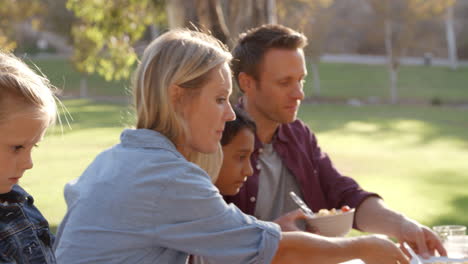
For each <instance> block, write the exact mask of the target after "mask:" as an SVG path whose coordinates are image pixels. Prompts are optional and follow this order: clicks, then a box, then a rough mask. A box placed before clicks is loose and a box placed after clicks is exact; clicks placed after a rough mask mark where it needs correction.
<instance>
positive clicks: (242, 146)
mask: <svg viewBox="0 0 468 264" xmlns="http://www.w3.org/2000/svg"><path fill="white" fill-rule="evenodd" d="M254 143H255V136H254V133H253V132H252V131H251V130H250V129H248V128H243V129H241V130H240V131H239V133H237V135H235V136H234V138H233V139H232V140H231V142H230V143H229V144H226V145H225V146H223V153H224V160H223V166H222V167H221V171H220V172H219V177H218V179H217V180H216V183H215V185H216V187H218V189H219V191H220V192H221V194H223V195H235V194H237V193H238V192H239V189H240V188H241V187H242V185H243V184H244V182H245V181H246V180H247V177H249V176H251V175H252V174H253V169H252V166H251V165H250V155H251V154H252V152H253V150H254Z"/></svg>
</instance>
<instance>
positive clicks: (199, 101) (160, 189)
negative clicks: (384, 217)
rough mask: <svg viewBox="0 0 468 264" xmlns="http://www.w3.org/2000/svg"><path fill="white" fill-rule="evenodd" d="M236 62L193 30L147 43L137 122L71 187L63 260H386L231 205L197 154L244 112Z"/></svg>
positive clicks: (374, 245)
mask: <svg viewBox="0 0 468 264" xmlns="http://www.w3.org/2000/svg"><path fill="white" fill-rule="evenodd" d="M230 59H231V55H230V54H229V52H227V51H226V50H225V48H224V47H223V45H221V44H220V43H219V42H218V41H216V40H215V39H214V38H212V37H211V36H208V35H205V34H202V33H199V32H193V31H188V30H175V31H169V32H167V33H165V34H163V35H162V36H160V37H159V38H157V39H156V40H154V41H153V42H152V43H151V44H150V45H149V46H148V47H147V49H146V50H145V52H144V54H143V58H142V61H141V63H140V65H139V67H138V69H137V72H136V78H135V83H134V96H135V107H136V112H137V124H136V129H127V130H125V131H123V133H122V135H121V142H120V143H119V144H117V145H116V146H114V147H112V148H110V149H108V150H106V151H104V152H103V153H101V154H100V155H99V156H98V157H97V158H96V159H95V160H94V162H93V163H92V164H91V165H90V166H89V167H88V168H87V169H86V171H85V172H84V173H83V175H81V177H80V178H79V179H77V180H76V181H75V182H72V183H70V184H69V185H67V186H66V188H65V197H66V200H67V204H68V212H67V214H66V216H65V218H64V220H63V222H62V223H61V225H60V227H59V230H58V234H57V241H58V242H57V244H56V251H55V252H56V256H57V260H58V262H59V263H66V264H73V263H106V264H107V263H132V264H133V263H171V264H177V263H181V264H182V263H186V261H187V256H188V254H193V255H198V256H204V257H206V258H207V260H209V261H214V262H217V263H271V262H272V261H273V262H281V261H283V263H304V261H305V260H310V261H311V262H312V261H315V263H332V262H333V263H336V262H339V261H340V260H345V259H350V258H353V257H355V256H359V252H361V249H360V247H364V248H367V249H371V250H372V249H373V251H375V252H376V253H374V257H379V256H378V255H379V254H378V251H379V250H378V249H380V247H382V246H385V245H387V244H391V242H388V241H386V240H380V239H377V238H375V237H367V238H363V239H353V240H346V239H344V240H340V239H325V238H321V237H319V236H315V235H311V234H305V233H301V232H291V233H281V231H280V228H279V226H278V225H277V224H274V223H270V222H263V221H259V220H257V219H255V218H254V217H251V216H248V215H245V214H243V213H242V212H241V211H240V210H239V209H238V208H236V207H235V206H232V205H227V204H226V203H225V202H224V200H223V199H222V197H221V195H220V194H219V192H218V189H217V188H216V187H215V186H214V185H213V184H212V181H211V178H210V176H208V174H207V173H206V172H205V171H204V170H202V169H201V168H200V167H199V166H197V165H195V164H194V163H192V162H190V161H196V160H198V158H197V155H199V153H204V154H209V153H215V152H216V151H217V150H219V141H220V139H221V136H222V133H223V129H224V124H225V122H226V121H229V120H233V119H234V118H235V115H234V113H233V110H232V108H231V106H230V104H229V100H228V99H229V96H230V94H231V90H232V84H231V72H230V70H229V65H228V64H229V62H230ZM207 164H209V163H207ZM353 249H354V250H353ZM375 259H378V260H380V258H375ZM368 263H377V262H376V261H374V262H372V261H370V262H368ZM379 263H381V262H379ZM401 263H406V262H401Z"/></svg>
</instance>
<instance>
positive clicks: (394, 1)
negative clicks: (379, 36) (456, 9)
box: [366, 0, 455, 104]
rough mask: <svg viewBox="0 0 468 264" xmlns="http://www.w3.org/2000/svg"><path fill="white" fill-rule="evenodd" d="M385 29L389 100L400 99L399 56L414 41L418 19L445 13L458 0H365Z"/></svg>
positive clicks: (402, 54)
mask: <svg viewBox="0 0 468 264" xmlns="http://www.w3.org/2000/svg"><path fill="white" fill-rule="evenodd" d="M366 1H367V2H368V3H369V4H370V6H371V7H372V9H373V10H374V12H375V14H376V15H377V17H378V18H379V20H380V21H379V23H380V24H381V26H382V27H383V29H384V32H385V50H386V53H387V58H388V59H387V65H388V71H389V76H390V101H391V103H393V104H394V103H397V102H398V88H397V82H398V69H399V66H400V63H399V58H400V57H402V56H404V55H405V53H406V50H407V49H408V47H409V45H410V44H411V43H412V41H413V38H412V37H413V35H414V31H415V28H416V24H417V22H419V21H422V20H425V19H429V18H432V17H434V16H438V15H441V14H443V13H445V11H446V10H447V8H448V7H450V6H452V5H453V4H454V3H455V0H366Z"/></svg>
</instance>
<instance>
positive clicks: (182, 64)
mask: <svg viewBox="0 0 468 264" xmlns="http://www.w3.org/2000/svg"><path fill="white" fill-rule="evenodd" d="M231 58H232V56H231V53H230V52H229V51H228V50H227V48H226V47H225V46H224V45H223V44H222V43H221V42H220V41H219V40H217V39H216V38H214V37H212V36H210V35H207V34H205V33H202V32H197V31H191V30H187V29H176V30H171V31H169V32H166V33H165V34H163V35H161V36H160V37H158V38H157V39H155V40H154V41H153V42H152V43H151V44H150V45H149V46H148V47H147V48H146V49H145V51H144V53H143V57H142V59H141V62H140V64H139V66H138V69H137V71H136V73H135V75H134V80H133V93H134V99H135V107H136V113H137V123H136V128H146V129H152V130H155V131H158V132H160V133H162V134H163V135H165V136H166V137H167V138H169V140H171V141H172V142H173V143H174V144H175V145H176V146H177V145H178V144H180V143H181V141H183V140H186V139H187V137H188V136H189V135H188V132H187V127H186V123H185V121H184V119H183V117H182V114H181V112H180V111H178V109H176V107H175V105H173V104H172V103H171V99H170V94H171V92H170V89H171V87H173V86H178V87H180V88H182V89H183V90H184V91H186V92H187V93H185V94H188V95H193V96H196V95H197V94H198V93H199V91H200V88H202V87H203V85H205V84H206V83H207V82H208V81H209V78H210V73H211V72H212V70H213V69H215V68H217V67H219V66H220V65H222V64H223V63H229V62H230V60H231ZM208 156H212V155H208ZM188 159H189V160H190V161H196V160H198V157H197V155H196V154H191V157H189V158H188Z"/></svg>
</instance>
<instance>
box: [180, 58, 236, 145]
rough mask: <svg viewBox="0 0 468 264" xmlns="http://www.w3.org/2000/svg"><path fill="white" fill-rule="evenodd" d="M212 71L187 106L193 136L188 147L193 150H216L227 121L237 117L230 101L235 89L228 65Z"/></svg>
mask: <svg viewBox="0 0 468 264" xmlns="http://www.w3.org/2000/svg"><path fill="white" fill-rule="evenodd" d="M211 74H212V75H211V76H210V77H211V79H210V80H209V81H208V83H207V84H206V85H205V86H203V87H202V88H201V91H200V94H199V95H197V96H196V97H195V98H193V100H192V101H191V102H189V104H188V105H187V106H186V108H185V109H184V110H185V117H186V121H187V124H188V129H189V135H190V138H189V139H188V142H187V145H188V146H187V147H188V148H189V150H191V151H198V152H202V153H214V152H215V151H216V150H217V148H218V144H219V141H220V140H221V136H222V135H223V130H224V124H225V123H226V121H230V120H234V119H235V118H236V115H235V114H234V111H233V110H232V108H231V104H230V103H229V96H230V95H231V92H232V83H231V71H230V69H229V66H228V65H227V63H224V64H223V65H221V66H220V67H218V68H216V69H215V70H214V71H213V72H212V73H211Z"/></svg>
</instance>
